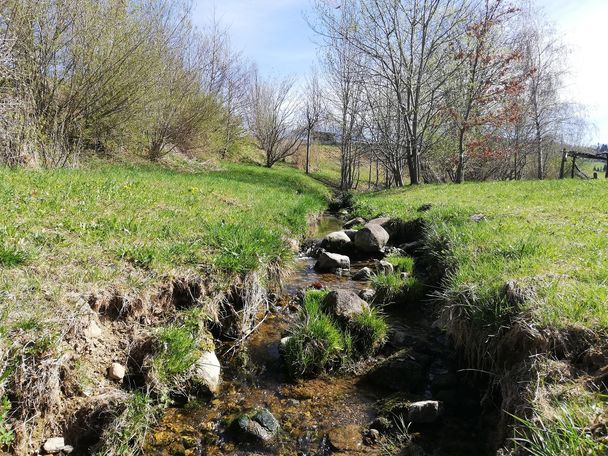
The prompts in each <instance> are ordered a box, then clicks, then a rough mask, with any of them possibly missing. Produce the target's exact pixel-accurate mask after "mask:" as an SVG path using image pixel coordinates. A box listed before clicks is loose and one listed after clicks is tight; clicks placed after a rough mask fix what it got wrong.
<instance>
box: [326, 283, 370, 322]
mask: <svg viewBox="0 0 608 456" xmlns="http://www.w3.org/2000/svg"><path fill="white" fill-rule="evenodd" d="M323 308H324V309H325V310H326V311H327V312H329V313H331V314H332V315H334V316H335V317H337V318H339V319H342V320H346V321H349V320H352V319H353V318H355V317H356V316H357V315H359V314H360V313H362V312H363V311H364V310H366V309H369V304H368V303H367V302H365V301H364V300H363V299H361V298H360V297H359V296H358V295H357V294H356V293H355V292H354V291H352V290H336V291H332V292H331V293H329V294H328V295H327V296H325V298H324V299H323Z"/></svg>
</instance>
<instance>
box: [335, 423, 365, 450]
mask: <svg viewBox="0 0 608 456" xmlns="http://www.w3.org/2000/svg"><path fill="white" fill-rule="evenodd" d="M327 440H328V441H329V444H330V445H331V446H332V447H333V448H334V449H335V450H338V451H359V450H360V449H361V447H362V446H363V436H362V434H361V428H360V427H359V426H357V425H356V424H349V425H347V426H342V427H339V428H335V429H332V430H331V431H329V433H328V434H327Z"/></svg>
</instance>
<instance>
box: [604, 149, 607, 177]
mask: <svg viewBox="0 0 608 456" xmlns="http://www.w3.org/2000/svg"><path fill="white" fill-rule="evenodd" d="M604 177H605V178H606V179H608V153H606V175H605V176H604Z"/></svg>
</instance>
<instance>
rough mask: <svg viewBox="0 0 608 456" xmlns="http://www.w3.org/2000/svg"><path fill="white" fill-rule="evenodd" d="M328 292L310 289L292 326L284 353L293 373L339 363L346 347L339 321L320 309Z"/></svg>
mask: <svg viewBox="0 0 608 456" xmlns="http://www.w3.org/2000/svg"><path fill="white" fill-rule="evenodd" d="M326 294H327V293H326V292H324V291H307V292H306V294H305V295H304V301H303V303H302V310H301V312H300V319H299V320H300V321H299V322H298V323H296V325H295V326H294V327H292V328H291V329H290V333H289V337H290V338H289V340H288V341H287V343H286V344H285V346H284V347H283V355H284V358H285V362H286V364H287V368H288V370H289V372H290V374H291V375H292V376H293V377H308V376H313V375H317V374H319V373H321V372H323V371H324V370H327V369H332V368H334V367H336V366H337V365H339V363H340V360H341V356H342V354H343V352H344V349H345V343H344V335H343V334H342V332H341V331H340V329H339V328H338V326H337V324H336V323H335V322H334V321H333V320H332V319H331V318H330V317H329V316H328V315H326V314H324V313H323V312H322V311H321V301H322V300H323V298H324V297H325V295H326Z"/></svg>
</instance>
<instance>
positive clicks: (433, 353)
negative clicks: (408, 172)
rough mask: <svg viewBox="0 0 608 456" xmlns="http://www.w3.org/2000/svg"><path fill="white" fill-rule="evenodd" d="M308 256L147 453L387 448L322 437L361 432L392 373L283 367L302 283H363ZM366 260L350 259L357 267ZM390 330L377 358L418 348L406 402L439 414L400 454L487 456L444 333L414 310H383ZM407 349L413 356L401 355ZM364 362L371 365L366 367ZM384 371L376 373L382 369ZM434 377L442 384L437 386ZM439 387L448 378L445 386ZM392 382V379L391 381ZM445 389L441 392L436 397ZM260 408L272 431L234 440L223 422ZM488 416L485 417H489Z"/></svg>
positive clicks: (167, 419)
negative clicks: (320, 268) (295, 377)
mask: <svg viewBox="0 0 608 456" xmlns="http://www.w3.org/2000/svg"><path fill="white" fill-rule="evenodd" d="M341 229H342V222H341V221H340V220H339V219H337V218H336V217H333V216H329V215H327V216H325V217H323V218H322V219H321V221H320V223H319V225H318V226H317V229H316V232H315V233H314V237H317V238H320V237H323V236H324V235H325V234H327V233H330V232H333V231H337V230H341ZM314 263H315V260H314V259H312V258H307V257H301V258H298V260H297V262H296V266H295V269H294V271H293V273H292V274H291V275H290V276H289V278H288V279H287V282H286V284H285V286H284V296H283V297H282V298H281V299H279V300H278V302H277V304H276V305H274V307H273V309H272V313H271V314H270V315H269V316H268V317H267V318H266V320H265V321H264V322H263V323H262V324H261V325H260V327H259V329H258V330H257V331H256V333H254V334H253V335H252V336H251V337H250V339H249V340H248V342H247V350H245V351H244V353H243V355H241V356H239V357H237V358H236V359H234V360H233V361H232V362H231V363H229V364H228V365H226V366H224V368H223V373H222V375H223V379H224V382H223V385H222V390H221V392H220V393H219V394H218V395H217V396H216V397H215V398H213V399H211V400H210V401H203V402H194V403H189V404H187V405H186V406H185V407H183V408H170V409H168V410H167V411H166V412H165V413H164V415H163V416H162V417H161V419H160V421H159V422H158V424H157V425H156V426H155V428H154V429H153V430H151V432H150V435H149V436H148V439H147V443H146V447H145V454H150V455H262V454H266V455H298V456H324V455H331V454H359V455H364V454H373V455H380V454H388V453H386V445H382V443H381V441H382V439H380V441H378V439H377V438H376V439H369V438H367V439H363V438H360V441H361V442H363V444H361V443H360V444H359V445H358V447H357V449H356V450H353V449H352V448H351V449H350V450H351V451H348V450H347V449H348V445H346V447H345V448H346V449H341V450H340V449H337V448H335V447H333V449H332V445H331V442H329V441H328V438H327V436H328V434H329V433H330V432H332V430H340V429H352V428H353V427H354V426H353V425H356V426H358V427H360V429H361V431H362V432H363V431H364V430H365V429H367V428H368V427H369V425H370V423H372V422H374V420H376V419H377V416H378V406H379V404H382V403H383V401H384V402H386V401H387V398H388V399H390V398H394V397H397V396H395V395H394V392H395V391H394V390H395V388H393V389H391V388H390V387H389V388H386V387H385V385H384V383H389V384H398V383H399V373H398V371H397V372H395V375H394V376H393V375H392V374H390V375H389V376H388V377H390V378H388V377H386V376H385V373H384V374H378V378H374V372H373V369H374V368H373V367H370V366H371V363H368V364H370V366H361V369H357V372H352V373H340V374H332V375H331V376H330V375H327V376H322V377H321V378H316V379H310V380H301V381H297V382H294V381H292V380H290V378H289V377H288V376H287V374H286V369H285V368H284V366H283V365H282V362H281V356H280V353H279V345H280V340H281V338H282V337H283V336H284V335H285V331H286V330H287V328H288V327H289V325H290V323H291V322H292V321H293V320H294V319H295V317H296V316H297V312H298V309H297V306H296V305H295V304H294V301H295V299H294V297H295V296H296V294H297V293H298V292H299V291H300V290H302V289H303V288H306V287H310V286H311V285H313V284H316V285H317V286H318V285H319V284H321V285H322V286H324V287H326V288H328V289H331V290H333V289H337V288H344V289H355V290H360V289H365V288H370V284H369V283H367V282H354V281H352V280H350V279H349V278H348V277H339V276H337V275H335V274H319V273H317V272H316V271H315V270H314V268H313V265H314ZM367 265H369V262H365V261H362V262H353V263H352V271H357V270H358V269H360V268H361V267H363V266H367ZM387 317H388V321H389V324H390V328H391V329H390V337H389V342H388V343H387V345H386V347H385V348H384V349H383V350H382V351H381V352H380V353H379V354H378V356H377V359H376V361H377V360H382V359H384V358H388V357H389V356H391V355H393V354H394V353H396V352H398V351H399V350H404V349H409V346H410V345H412V346H416V350H418V351H417V352H416V353H421V354H420V355H419V356H421V357H422V358H424V359H425V362H426V363H427V364H428V369H427V371H428V374H427V378H426V381H425V387H424V391H421V392H419V393H418V394H416V395H411V398H410V397H408V396H404V395H403V394H402V395H401V396H399V397H401V398H403V397H406V398H407V399H411V400H424V399H431V398H435V397H434V395H435V393H437V395H438V396H440V398H438V399H439V400H443V401H444V402H445V413H444V416H443V418H442V419H441V421H440V422H439V423H434V424H432V425H420V426H418V427H416V428H413V427H412V428H410V429H409V432H410V434H411V435H412V436H413V437H414V441H415V442H416V447H415V448H416V450H415V451H410V452H402V453H399V454H403V455H410V454H411V455H420V456H422V455H446V456H447V455H455V456H460V455H462V456H464V455H481V456H483V455H486V454H491V453H490V450H491V448H489V447H488V445H487V442H488V441H489V439H488V435H491V429H490V428H488V424H487V423H488V422H489V421H488V420H487V418H486V417H484V416H483V414H482V411H481V408H480V406H479V403H480V399H481V398H480V397H479V390H478V389H477V388H476V387H475V386H474V382H472V381H470V380H469V379H468V378H466V376H465V375H463V373H462V372H460V371H458V370H457V368H456V366H457V364H458V362H457V359H456V356H455V355H454V353H453V352H452V351H451V350H450V349H449V346H448V344H447V342H446V340H445V336H444V335H443V334H442V333H441V332H440V331H439V330H437V329H435V328H433V326H432V323H433V319H432V315H428V313H425V312H420V311H415V310H408V309H402V310H398V309H397V310H390V311H387ZM408 356H411V355H408ZM368 367H370V368H371V372H368V371H369V369H368ZM383 372H384V371H383ZM442 385H443V386H444V387H445V388H444V390H441V388H442ZM446 385H447V386H446ZM389 386H391V385H389ZM442 393H443V396H442ZM260 407H264V408H266V409H268V410H269V411H270V412H271V413H272V414H273V415H274V416H275V417H276V418H277V419H278V421H279V422H280V424H281V432H280V433H279V437H278V438H277V439H276V440H275V441H274V442H273V443H272V444H271V445H270V446H268V445H266V446H261V445H255V444H247V443H242V442H238V441H237V440H236V439H233V438H232V436H231V433H230V429H229V426H228V425H229V423H230V422H231V421H232V420H233V419H234V418H236V417H237V416H238V415H240V414H241V413H243V411H246V410H251V409H256V408H260ZM490 421H491V420H490Z"/></svg>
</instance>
